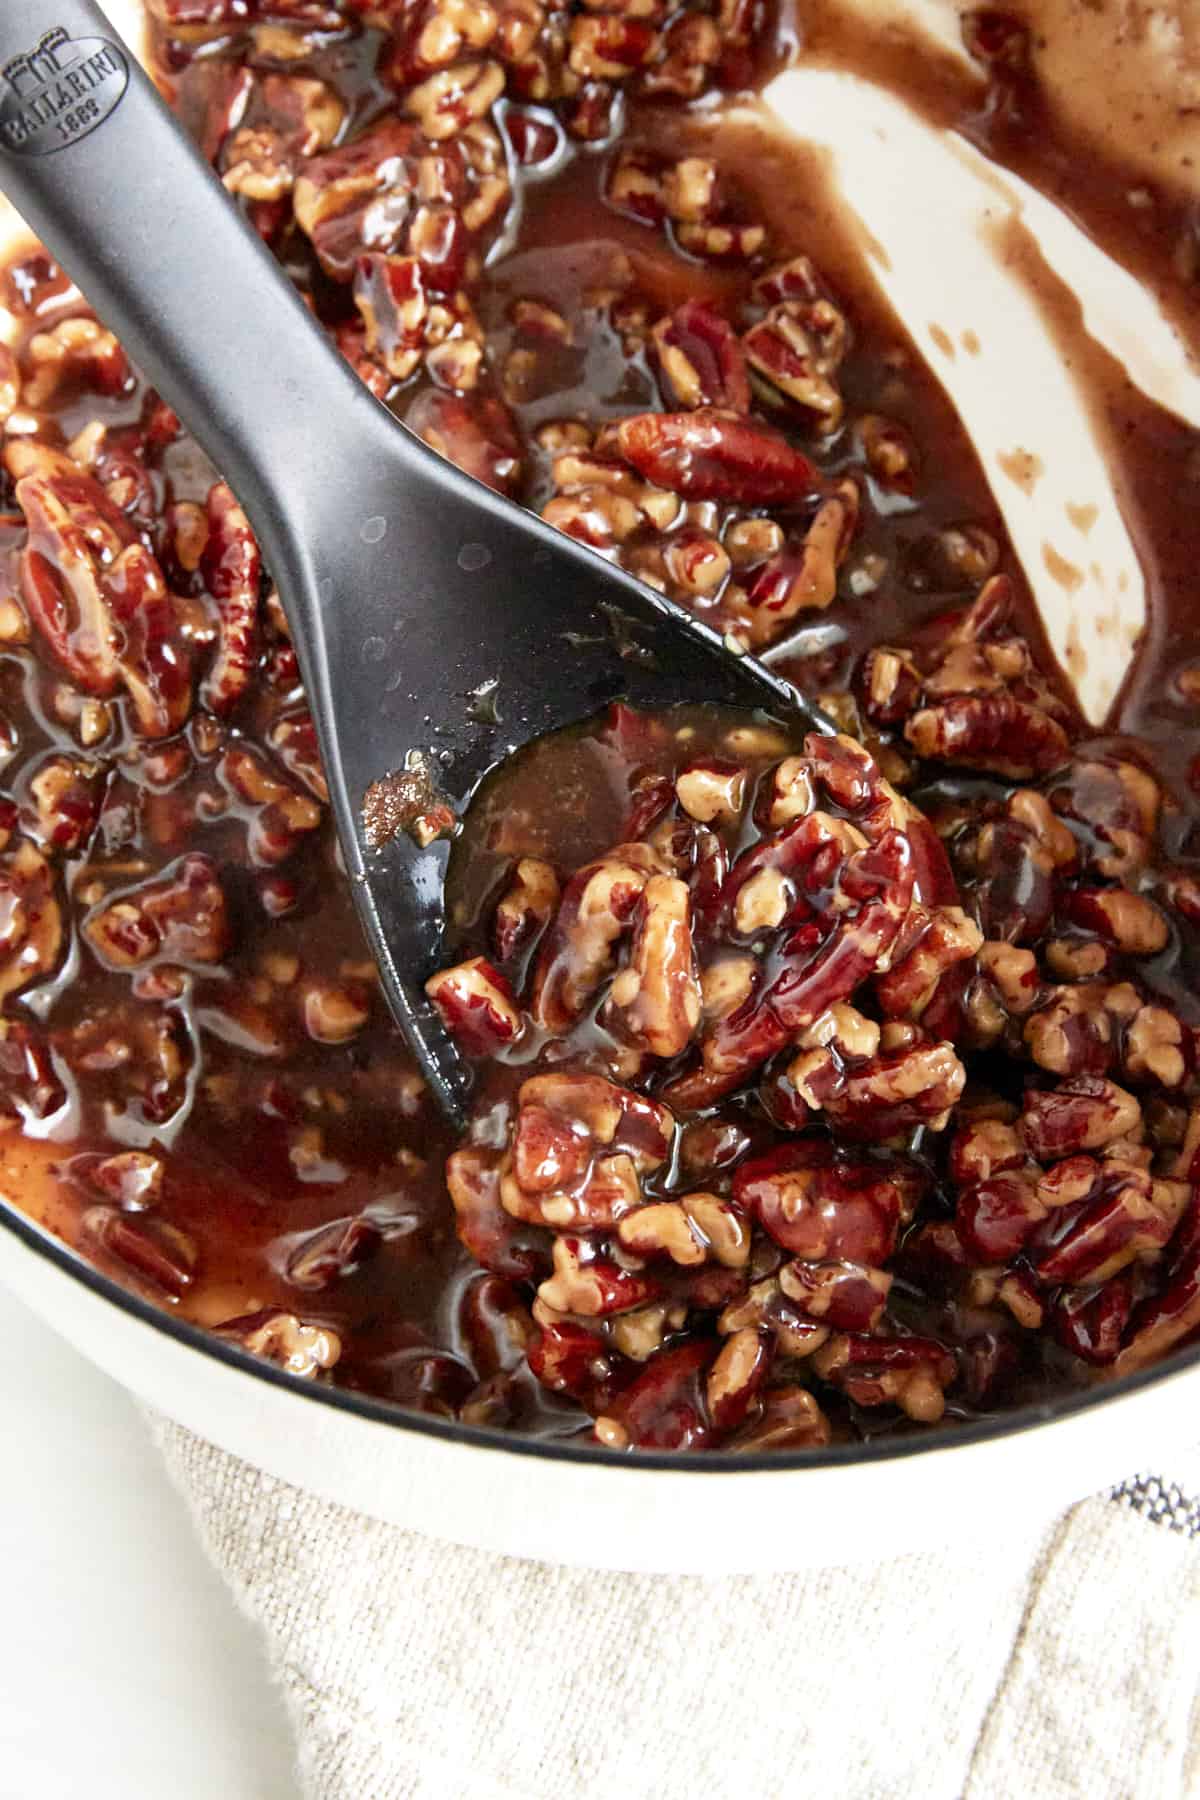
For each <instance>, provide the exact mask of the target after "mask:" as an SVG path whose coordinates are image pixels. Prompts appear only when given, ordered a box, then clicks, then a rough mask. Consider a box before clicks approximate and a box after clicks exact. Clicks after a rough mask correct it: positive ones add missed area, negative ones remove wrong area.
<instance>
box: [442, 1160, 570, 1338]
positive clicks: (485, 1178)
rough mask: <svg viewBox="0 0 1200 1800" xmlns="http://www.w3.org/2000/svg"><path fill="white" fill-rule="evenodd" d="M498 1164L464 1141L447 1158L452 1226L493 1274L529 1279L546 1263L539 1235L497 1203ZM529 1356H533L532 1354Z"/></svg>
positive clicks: (520, 1279) (498, 1196)
mask: <svg viewBox="0 0 1200 1800" xmlns="http://www.w3.org/2000/svg"><path fill="white" fill-rule="evenodd" d="M500 1164H501V1158H500V1156H499V1154H498V1153H497V1152H496V1151H492V1150H483V1149H479V1148H478V1147H476V1146H475V1145H473V1144H471V1145H467V1146H466V1147H465V1148H464V1149H461V1150H456V1151H454V1153H453V1155H451V1156H450V1157H449V1158H448V1159H447V1162H446V1188H447V1191H448V1192H449V1195H450V1199H451V1202H452V1203H453V1206H454V1218H455V1225H456V1228H457V1231H458V1235H459V1238H460V1239H461V1241H462V1243H463V1244H464V1245H465V1247H466V1248H467V1250H469V1251H470V1253H471V1255H472V1256H473V1257H474V1258H475V1260H476V1262H479V1263H482V1264H483V1267H484V1268H485V1269H490V1270H492V1271H493V1273H494V1274H497V1275H504V1276H507V1277H508V1278H509V1279H510V1280H514V1281H528V1280H529V1279H531V1277H532V1276H533V1275H534V1273H535V1272H536V1270H537V1269H538V1267H539V1266H540V1265H542V1264H544V1263H545V1261H546V1253H545V1252H544V1251H543V1250H542V1249H541V1247H540V1245H541V1241H542V1239H544V1237H545V1234H544V1233H543V1234H541V1236H540V1237H538V1236H535V1235H534V1234H532V1233H531V1232H530V1231H529V1230H528V1229H526V1230H521V1229H520V1227H519V1226H518V1224H517V1222H516V1221H515V1220H514V1219H513V1218H511V1217H510V1215H509V1214H508V1213H507V1212H505V1210H504V1208H503V1206H502V1205H501V1204H500ZM531 1361H532V1357H531Z"/></svg>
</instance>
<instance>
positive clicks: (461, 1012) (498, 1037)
mask: <svg viewBox="0 0 1200 1800" xmlns="http://www.w3.org/2000/svg"><path fill="white" fill-rule="evenodd" d="M425 992H426V993H427V994H428V995H429V998H430V999H431V1000H432V1001H433V1003H434V1005H435V1006H436V1007H437V1009H438V1012H439V1013H440V1014H441V1015H442V1020H443V1023H444V1024H445V1027H446V1029H447V1031H448V1032H449V1033H450V1035H451V1036H452V1037H453V1038H454V1039H455V1040H456V1041H457V1042H458V1043H459V1044H460V1045H461V1046H462V1048H463V1049H464V1050H465V1051H466V1053H467V1054H468V1055H469V1056H490V1055H492V1054H493V1052H494V1051H496V1050H498V1049H500V1047H501V1046H502V1045H504V1044H511V1043H513V1042H515V1040H516V1039H517V1038H518V1037H519V1036H520V1035H521V1030H522V1019H521V1014H520V1012H519V1011H518V1008H517V1005H516V1001H515V999H514V997H513V991H512V988H511V987H510V986H509V983H508V982H507V980H506V979H505V977H504V976H503V975H502V974H501V973H500V971H499V970H498V969H495V968H493V967H492V965H491V963H489V962H488V960H487V958H486V957H483V956H473V957H471V958H470V960H469V961H468V962H464V963H459V964H458V965H457V966H456V967H455V968H452V969H439V970H438V972H437V974H436V975H431V976H430V977H429V980H428V981H427V982H426V983H425Z"/></svg>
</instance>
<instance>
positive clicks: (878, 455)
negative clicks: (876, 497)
mask: <svg viewBox="0 0 1200 1800" xmlns="http://www.w3.org/2000/svg"><path fill="white" fill-rule="evenodd" d="M856 429H857V433H858V440H859V442H860V444H861V445H862V448H863V455H864V456H865V458H866V462H867V467H868V468H869V469H870V471H871V473H872V475H873V476H874V477H875V479H876V481H877V482H878V483H879V485H880V487H883V488H888V489H890V490H891V491H892V492H893V493H898V494H909V495H911V494H912V493H914V492H915V490H916V485H917V453H916V449H915V447H914V445H913V441H912V439H911V438H910V436H909V434H908V432H907V431H905V429H904V427H903V426H902V425H899V424H897V423H896V421H895V420H894V419H885V418H882V417H881V416H880V414H879V413H864V414H863V415H862V417H861V418H860V419H859V420H858V422H857V426H856Z"/></svg>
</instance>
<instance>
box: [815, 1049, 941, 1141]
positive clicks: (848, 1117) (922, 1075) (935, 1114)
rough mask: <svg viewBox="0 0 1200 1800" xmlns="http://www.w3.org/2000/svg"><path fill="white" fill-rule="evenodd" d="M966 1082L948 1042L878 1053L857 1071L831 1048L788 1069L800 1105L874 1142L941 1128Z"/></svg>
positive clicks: (846, 1131) (847, 1133)
mask: <svg viewBox="0 0 1200 1800" xmlns="http://www.w3.org/2000/svg"><path fill="white" fill-rule="evenodd" d="M966 1078H967V1072H966V1069H965V1068H964V1067H963V1064H962V1063H961V1062H960V1061H959V1059H958V1057H957V1056H956V1054H955V1052H954V1047H953V1045H952V1044H948V1043H940V1044H935V1043H920V1044H914V1045H912V1046H911V1047H907V1048H903V1049H898V1050H883V1051H880V1053H879V1054H878V1055H876V1056H873V1057H871V1058H870V1059H869V1060H868V1061H867V1062H865V1063H862V1064H860V1065H858V1066H857V1067H846V1066H844V1064H843V1062H842V1059H841V1058H840V1057H839V1056H838V1055H837V1052H836V1051H834V1050H832V1049H829V1048H826V1049H823V1050H813V1051H809V1052H807V1053H806V1054H805V1055H804V1056H801V1057H799V1058H797V1060H796V1062H794V1063H792V1064H791V1066H790V1067H789V1069H788V1071H787V1079H788V1081H789V1082H790V1084H791V1086H792V1087H793V1088H794V1089H795V1091H796V1092H797V1093H798V1094H799V1095H800V1096H801V1098H802V1099H803V1100H804V1102H805V1104H806V1105H807V1106H809V1107H812V1108H813V1109H814V1110H816V1109H819V1110H822V1111H824V1112H825V1113H826V1114H827V1116H828V1117H829V1118H830V1119H832V1120H833V1121H834V1122H835V1124H836V1126H837V1129H838V1130H839V1131H840V1132H841V1133H842V1134H843V1135H844V1136H849V1137H854V1138H867V1139H873V1140H875V1141H887V1140H888V1139H891V1138H894V1137H896V1136H897V1134H902V1133H904V1132H906V1131H908V1130H910V1129H911V1128H912V1127H913V1126H914V1125H927V1126H928V1127H929V1129H930V1130H931V1131H943V1130H945V1128H946V1126H947V1124H948V1123H949V1121H950V1114H951V1111H952V1109H953V1107H954V1104H955V1102H956V1101H957V1099H958V1097H959V1095H960V1094H961V1093H962V1090H963V1086H964V1084H965V1082H966ZM801 1122H802V1121H801V1120H797V1123H801Z"/></svg>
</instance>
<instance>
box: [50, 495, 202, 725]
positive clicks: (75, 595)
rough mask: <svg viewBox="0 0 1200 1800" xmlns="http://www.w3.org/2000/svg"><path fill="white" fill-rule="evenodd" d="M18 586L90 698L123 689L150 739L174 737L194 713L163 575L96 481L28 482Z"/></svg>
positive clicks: (53, 649)
mask: <svg viewBox="0 0 1200 1800" xmlns="http://www.w3.org/2000/svg"><path fill="white" fill-rule="evenodd" d="M17 502H18V504H19V506H20V508H21V510H22V512H23V513H24V514H25V519H26V522H27V524H28V526H29V541H28V545H27V547H26V549H25V551H24V553H23V554H22V557H21V585H22V591H23V594H24V598H25V603H26V605H27V606H28V608H29V613H30V617H31V619H32V620H33V623H34V625H35V626H36V627H37V629H38V631H39V632H40V633H41V635H42V636H43V638H44V639H45V640H46V643H47V645H48V647H49V649H50V650H51V652H52V654H53V655H54V656H55V658H56V659H57V660H58V661H59V662H60V663H61V664H62V666H63V667H64V668H65V669H66V671H67V673H68V674H69V675H70V676H71V677H72V679H74V680H75V681H77V682H78V683H79V685H80V686H81V687H82V688H84V690H85V691H86V692H88V693H91V694H96V695H99V696H107V695H111V694H113V693H115V692H116V690H117V687H118V685H119V684H122V683H123V684H124V686H125V688H126V690H127V691H128V693H129V697H130V700H131V702H132V704H133V710H134V715H135V718H136V720H137V726H138V729H139V731H141V732H142V733H143V734H144V735H145V736H147V737H164V736H166V735H168V734H169V733H170V732H172V731H176V730H178V728H179V726H180V725H182V723H183V721H184V719H185V718H186V717H187V714H188V711H189V709H190V706H191V682H190V676H189V670H188V662H187V657H186V653H185V651H184V648H183V646H182V644H181V643H179V642H178V641H177V638H176V632H175V618H174V614H173V611H172V608H171V601H170V597H169V595H168V593H167V588H166V583H165V582H164V580H163V575H162V570H161V569H160V568H159V566H158V563H157V562H156V560H155V558H154V557H153V556H152V555H151V553H150V552H149V551H148V550H147V549H146V547H145V545H144V544H142V543H141V542H140V540H139V539H138V538H137V537H136V536H135V534H134V531H133V528H132V526H131V525H130V524H129V521H128V520H127V519H126V518H125V516H124V514H123V513H121V512H119V511H118V510H117V509H116V508H115V507H114V506H113V504H112V502H111V501H110V500H109V499H108V497H107V496H106V494H105V493H104V490H103V489H102V488H101V487H100V486H99V484H98V483H97V482H95V481H94V480H92V478H91V477H90V476H87V475H82V474H76V475H72V476H68V475H50V476H38V475H28V476H25V477H24V478H23V479H22V480H20V481H18V483H17Z"/></svg>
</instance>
